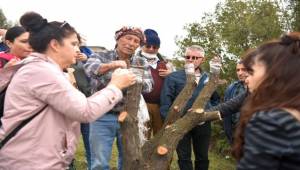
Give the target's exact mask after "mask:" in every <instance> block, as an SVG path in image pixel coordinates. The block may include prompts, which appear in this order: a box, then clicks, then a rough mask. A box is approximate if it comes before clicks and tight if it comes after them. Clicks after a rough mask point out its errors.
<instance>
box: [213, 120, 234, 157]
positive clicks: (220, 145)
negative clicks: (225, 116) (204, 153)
mask: <svg viewBox="0 0 300 170" xmlns="http://www.w3.org/2000/svg"><path fill="white" fill-rule="evenodd" d="M211 149H212V150H213V152H215V153H217V154H220V155H223V156H225V155H231V154H230V149H231V146H230V145H229V143H228V140H227V139H226V136H225V133H224V130H223V123H222V122H221V121H219V122H214V123H213V124H212V137H211Z"/></svg>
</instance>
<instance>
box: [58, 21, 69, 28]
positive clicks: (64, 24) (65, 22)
mask: <svg viewBox="0 0 300 170" xmlns="http://www.w3.org/2000/svg"><path fill="white" fill-rule="evenodd" d="M66 25H69V23H68V22H67V21H64V22H63V23H62V24H61V25H60V26H59V27H60V28H63V27H64V26H66Z"/></svg>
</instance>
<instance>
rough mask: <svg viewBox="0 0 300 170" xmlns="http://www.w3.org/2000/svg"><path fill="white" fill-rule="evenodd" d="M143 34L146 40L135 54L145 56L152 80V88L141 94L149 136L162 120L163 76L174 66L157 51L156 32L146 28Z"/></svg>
mask: <svg viewBox="0 0 300 170" xmlns="http://www.w3.org/2000/svg"><path fill="white" fill-rule="evenodd" d="M144 34H145V37H146V42H145V44H144V45H143V46H142V47H141V51H139V52H138V53H137V55H138V56H140V57H142V58H145V60H146V61H147V63H148V64H149V65H150V70H151V75H152V78H153V81H154V86H153V90H152V91H151V92H150V93H144V94H143V97H144V99H145V101H146V103H147V108H148V111H149V116H150V123H149V131H148V132H149V133H148V134H147V137H148V138H150V137H151V133H152V132H153V135H155V134H156V133H157V132H158V131H159V130H160V128H161V127H162V124H163V121H162V119H161V116H160V111H159V107H160V106H159V103H160V92H161V88H162V86H163V82H164V78H165V77H166V76H167V75H169V74H170V73H171V72H172V71H173V70H174V68H173V66H172V64H171V63H170V62H169V63H168V62H167V61H166V58H165V57H164V56H162V55H161V54H160V53H159V52H158V50H159V48H160V38H159V37H158V34H157V32H156V31H155V30H153V29H146V30H145V31H144Z"/></svg>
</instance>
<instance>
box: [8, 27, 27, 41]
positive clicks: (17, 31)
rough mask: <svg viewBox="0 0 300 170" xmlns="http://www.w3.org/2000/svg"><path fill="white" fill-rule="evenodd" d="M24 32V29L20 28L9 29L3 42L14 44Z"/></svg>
mask: <svg viewBox="0 0 300 170" xmlns="http://www.w3.org/2000/svg"><path fill="white" fill-rule="evenodd" d="M25 32H27V31H26V29H25V28H24V27H21V26H14V27H11V28H10V29H8V30H7V32H6V33H5V40H8V41H10V42H14V41H15V39H16V38H17V37H19V36H20V35H21V34H23V33H25Z"/></svg>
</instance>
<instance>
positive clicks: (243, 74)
mask: <svg viewBox="0 0 300 170" xmlns="http://www.w3.org/2000/svg"><path fill="white" fill-rule="evenodd" d="M236 74H237V77H238V79H239V80H240V81H243V82H244V81H245V79H246V78H247V76H248V72H247V70H246V68H245V66H244V65H243V64H237V65H236Z"/></svg>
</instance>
